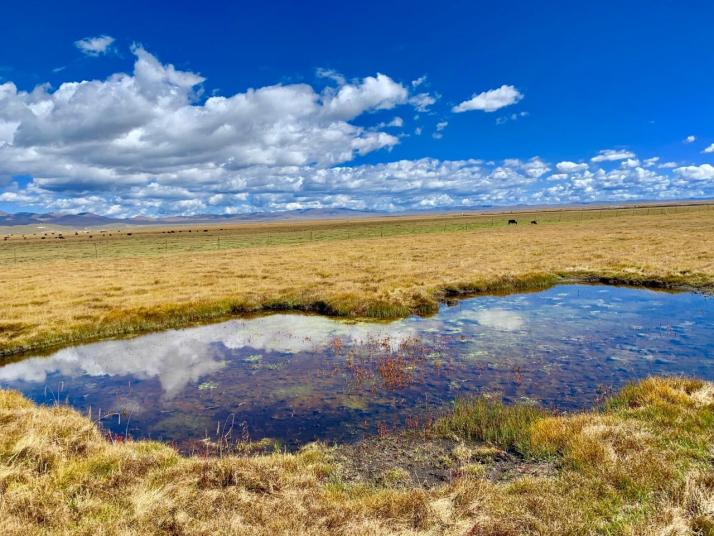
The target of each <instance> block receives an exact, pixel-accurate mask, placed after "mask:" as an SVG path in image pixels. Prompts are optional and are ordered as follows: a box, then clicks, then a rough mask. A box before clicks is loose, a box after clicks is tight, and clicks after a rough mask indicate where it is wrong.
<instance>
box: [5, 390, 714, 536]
mask: <svg viewBox="0 0 714 536" xmlns="http://www.w3.org/2000/svg"><path fill="white" fill-rule="evenodd" d="M485 409H486V408H485V407H484V406H483V404H481V405H480V406H477V407H476V409H474V410H473V411H472V412H471V417H470V418H474V419H476V420H479V419H480V418H481V417H479V415H482V412H483V411H484V410H485ZM514 411H517V410H514ZM468 413H469V412H468V411H465V410H464V409H463V408H462V411H461V412H460V414H459V417H458V419H457V422H458V426H456V427H455V428H454V429H453V431H452V432H451V433H453V434H456V436H457V438H458V437H459V430H460V429H461V427H462V425H463V424H464V419H466V418H469V417H468V416H467V414H468ZM497 413H498V415H500V416H501V417H503V418H504V423H507V422H513V417H512V416H511V415H509V410H507V409H504V408H500V409H499V410H498V411H497ZM499 418H500V417H494V416H493V415H490V416H489V420H490V421H493V422H491V424H492V425H493V426H495V427H498V426H499V422H498V420H499ZM528 421H529V424H528V426H527V428H526V429H524V430H522V431H521V432H520V436H521V438H522V439H523V441H525V442H527V443H528V450H529V451H530V456H533V457H536V458H540V459H547V460H550V462H551V463H552V464H554V465H555V467H556V468H557V470H556V471H555V472H554V473H551V474H548V475H544V476H521V477H515V478H512V479H510V480H508V481H504V482H501V481H499V482H494V481H489V480H488V479H486V478H484V477H483V474H484V471H483V470H481V469H479V468H480V467H481V464H482V463H483V462H481V461H479V460H478V459H470V456H471V454H470V453H476V452H479V451H485V450H489V449H484V448H478V445H475V444H473V443H471V442H470V440H468V439H463V438H461V439H460V440H461V441H462V446H460V447H459V456H458V457H459V459H460V460H461V463H463V466H461V467H457V468H455V471H454V477H453V479H452V481H451V482H449V483H447V484H444V485H441V486H439V487H435V488H427V489H423V488H419V487H415V486H413V485H412V486H404V485H403V483H402V484H401V485H399V486H397V485H393V484H391V483H390V481H389V480H386V481H385V482H384V483H383V484H382V485H367V484H364V483H358V482H355V481H350V480H348V479H345V478H343V472H342V467H341V465H340V462H339V461H338V458H336V457H334V456H333V450H332V449H330V448H327V447H325V446H321V445H309V446H307V447H305V448H303V449H302V450H301V451H299V452H297V453H295V454H284V453H283V454H270V455H260V456H251V457H239V456H226V457H223V458H199V457H182V456H180V455H179V454H177V453H176V452H175V451H174V450H172V449H171V448H169V447H167V446H164V445H161V444H159V443H152V442H145V441H141V442H129V443H111V442H109V441H107V440H105V439H104V438H103V437H102V436H101V434H100V432H99V430H98V429H97V428H96V427H95V425H94V424H93V423H92V422H90V421H89V420H88V419H86V418H85V417H82V416H81V415H79V414H78V413H76V412H74V411H73V410H71V409H69V408H67V407H62V406H56V407H37V406H34V405H33V404H32V403H30V402H28V401H27V400H26V399H24V398H23V397H22V396H21V395H19V394H17V393H14V392H8V391H0V427H1V430H2V433H0V534H3V535H6V536H15V535H17V536H20V535H22V536H27V535H49V534H66V535H75V534H77V535H80V534H81V535H93V534H112V535H113V534H122V535H123V534H126V535H153V534H180V535H203V534H226V535H228V534H231V535H232V534H241V535H243V534H246V535H256V536H257V535H294V534H306V535H333V534H344V535H347V534H350V535H352V534H355V535H356V534H359V535H380V534H405V535H406V534H409V535H417V534H430V535H437V534H444V535H450V534H454V535H456V534H458V535H463V534H469V535H474V536H475V535H492V536H511V535H520V534H526V535H528V534H534V535H535V534H539V535H595V534H603V535H641V536H647V535H652V536H654V535H669V536H679V535H682V536H684V535H685V534H712V530H714V471H713V470H712V448H714V385H712V384H709V383H705V382H701V381H697V380H685V379H669V380H666V379H649V380H646V381H644V382H642V383H640V384H638V385H634V386H631V387H628V388H626V389H625V390H624V391H623V392H622V393H621V394H620V395H618V397H617V398H615V399H614V400H612V401H611V402H610V403H609V404H608V405H607V407H606V409H605V411H604V412H602V413H597V412H592V413H582V414H575V415H570V416H555V417H554V416H545V415H541V416H535V417H534V418H533V419H531V418H529V419H528ZM506 425H507V426H510V425H508V424H506ZM467 428H470V429H474V427H473V426H470V427H469V426H467ZM440 433H450V432H449V421H448V419H447V421H445V423H444V424H443V425H442V426H440ZM491 450H494V449H491ZM485 463H488V462H485ZM393 472H395V474H396V472H397V471H396V469H395V471H393Z"/></svg>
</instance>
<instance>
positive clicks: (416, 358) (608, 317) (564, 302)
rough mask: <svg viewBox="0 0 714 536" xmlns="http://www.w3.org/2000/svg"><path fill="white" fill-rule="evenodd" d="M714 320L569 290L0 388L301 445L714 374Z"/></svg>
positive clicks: (6, 379)
mask: <svg viewBox="0 0 714 536" xmlns="http://www.w3.org/2000/svg"><path fill="white" fill-rule="evenodd" d="M713 328H714V300H713V299H711V298H708V297H706V296H702V295H699V294H692V293H681V294H668V293H660V292H653V291H649V290H640V289H628V288H621V287H605V286H588V285H561V286H556V287H553V288H551V289H549V290H546V291H543V292H538V293H529V294H514V295H509V296H499V297H493V296H489V297H477V298H472V299H467V300H463V301H461V302H459V303H458V304H456V305H454V306H444V307H442V308H441V310H440V311H439V313H438V314H437V315H435V316H433V317H431V318H419V317H412V318H407V319H404V320H400V321H396V322H392V323H389V324H371V323H361V322H360V323H349V322H344V321H339V320H334V319H330V318H326V317H320V316H307V315H298V314H279V315H272V316H266V317H261V318H256V319H250V320H233V321H230V322H225V323H222V324H216V325H211V326H204V327H197V328H190V329H185V330H174V331H167V332H162V333H156V334H151V335H146V336H143V337H139V338H136V339H131V340H117V341H108V342H102V343H96V344H89V345H84V346H78V347H75V348H68V349H65V350H61V351H58V352H57V353H55V354H53V355H51V356H49V357H35V358H28V359H25V360H23V361H20V362H16V363H11V364H7V365H5V366H2V367H0V387H3V388H13V389H18V390H20V391H22V392H23V393H24V394H25V395H27V396H28V397H30V398H32V399H33V400H35V401H37V402H40V403H47V404H52V403H57V402H61V403H68V404H70V405H72V406H73V407H75V408H77V409H79V410H80V411H82V412H85V413H87V414H91V415H92V418H94V419H100V420H101V423H102V424H103V426H104V427H105V428H106V429H108V430H110V431H112V432H113V433H116V434H121V435H127V434H128V435H129V436H131V437H134V438H153V439H160V440H163V441H169V442H173V443H175V444H176V445H178V446H180V447H182V448H185V449H189V450H190V449H191V448H193V447H192V445H195V444H196V443H195V442H197V441H199V440H200V439H202V438H205V437H209V438H215V437H216V436H217V435H222V434H223V433H225V432H226V431H228V430H230V431H231V438H232V439H236V438H242V439H248V438H251V439H257V438H262V437H271V438H275V439H278V440H280V441H282V442H284V443H285V444H287V445H289V446H296V445H299V444H301V443H304V442H307V441H311V440H315V439H323V440H328V441H349V440H352V439H356V438H359V437H361V436H363V435H364V434H366V433H373V432H374V431H375V430H376V429H377V428H385V427H386V428H392V427H396V426H404V425H405V424H406V425H407V426H418V425H419V423H420V422H424V421H425V420H427V419H428V418H430V416H433V415H435V414H437V413H438V412H439V411H443V409H444V407H445V406H448V404H449V403H450V402H451V401H452V400H454V399H455V398H457V397H461V396H468V395H475V394H479V393H495V394H498V395H499V396H502V397H503V398H504V399H505V400H506V401H516V400H522V399H526V400H535V401H537V402H539V403H541V404H543V405H546V406H552V407H554V408H558V409H562V410H573V409H577V408H583V407H590V406H592V405H593V404H594V403H597V402H598V401H599V400H601V399H602V397H603V396H605V395H607V394H608V393H609V392H610V391H611V390H614V389H617V388H618V387H620V386H621V385H622V384H623V383H626V382H629V381H632V380H634V379H638V378H642V377H645V376H649V375H653V374H684V375H689V376H696V377H701V378H706V379H713V380H714V359H713V357H714V335H713V333H714V330H713Z"/></svg>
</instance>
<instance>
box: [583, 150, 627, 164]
mask: <svg viewBox="0 0 714 536" xmlns="http://www.w3.org/2000/svg"><path fill="white" fill-rule="evenodd" d="M634 157H635V153H633V152H631V151H624V150H618V149H604V150H602V151H600V152H599V153H598V154H597V155H595V156H593V157H592V158H591V159H590V161H591V162H615V161H617V160H625V159H627V158H634Z"/></svg>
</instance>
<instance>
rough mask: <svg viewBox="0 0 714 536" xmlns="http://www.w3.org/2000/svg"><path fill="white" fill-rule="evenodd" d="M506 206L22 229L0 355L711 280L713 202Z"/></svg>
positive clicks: (4, 265)
mask: <svg viewBox="0 0 714 536" xmlns="http://www.w3.org/2000/svg"><path fill="white" fill-rule="evenodd" d="M650 212H651V213H650ZM648 213H649V214H648ZM507 217H508V216H505V215H502V216H495V217H494V216H488V215H486V216H466V217H441V218H436V217H430V218H403V219H398V218H393V219H389V220H387V219H384V220H364V221H356V222H313V223H300V224H262V225H257V224H251V225H243V226H235V227H231V228H225V229H223V230H220V229H218V228H215V227H213V228H207V229H208V230H207V232H206V233H204V232H203V229H202V228H201V229H194V230H193V231H194V232H193V233H190V234H189V233H188V232H187V229H186V228H182V229H179V230H180V231H182V232H181V233H178V232H177V233H170V232H168V231H167V230H162V231H144V232H136V231H134V232H133V235H132V236H127V235H126V232H124V233H122V234H121V235H117V234H116V231H114V232H113V233H112V235H113V236H112V237H109V236H108V234H105V235H103V236H104V238H102V240H101V241H98V237H97V236H95V237H94V238H93V239H89V238H88V237H87V236H82V235H78V236H74V234H73V233H65V234H66V235H67V237H68V238H67V239H65V240H64V241H60V240H56V239H55V241H54V242H51V243H49V242H48V241H47V240H44V241H42V240H40V239H39V238H37V237H35V238H33V239H27V240H22V239H21V237H18V236H15V237H12V238H11V239H9V240H8V241H3V242H2V243H0V247H1V248H2V250H1V251H0V264H1V266H0V270H1V273H2V285H1V286H0V303H1V304H2V315H1V316H0V355H2V354H3V353H5V354H8V353H12V352H19V351H23V350H25V351H26V350H28V349H38V348H43V347H48V346H52V345H67V344H72V343H76V342H80V341H87V340H91V339H96V338H102V337H111V336H121V335H130V334H135V333H140V332H146V331H151V330H157V329H163V328H168V327H180V326H186V325H190V324H192V323H197V322H206V321H212V320H217V319H222V318H226V317H228V316H230V315H235V314H243V313H246V312H251V311H263V310H275V309H296V310H309V311H318V312H322V313H327V314H334V315H352V316H364V317H373V318H380V317H381V318H385V317H395V316H401V315H406V314H409V313H411V312H420V313H427V312H431V311H434V310H435V308H436V306H437V303H438V301H439V300H441V299H443V298H444V297H445V296H446V295H448V294H458V293H467V292H477V291H493V290H499V289H500V290H513V289H519V288H528V287H538V286H546V285H549V284H552V283H553V282H556V281H558V280H560V279H561V278H591V279H600V278H604V279H606V280H611V281H619V282H623V283H628V284H650V285H662V286H679V285H689V286H692V287H696V288H701V289H711V288H712V287H714V248H712V246H711V244H712V240H713V239H714V210H713V209H712V207H711V206H694V207H682V208H679V209H676V208H664V209H659V210H658V211H657V213H655V210H654V209H640V210H637V211H633V210H609V211H571V212H562V213H558V212H552V213H541V214H520V215H518V216H516V217H518V219H519V220H520V223H521V224H520V225H517V226H506V225H505V221H506V219H507ZM530 219H538V221H539V224H538V225H527V222H528V221H529V220H530ZM524 223H526V225H524ZM197 234H198V235H200V236H197ZM91 240H95V241H98V247H97V249H96V250H95V248H94V245H95V243H96V242H91ZM219 241H220V247H221V249H220V250H218V249H217V247H218V244H219ZM95 255H96V257H95ZM15 259H18V260H17V261H16V260H15Z"/></svg>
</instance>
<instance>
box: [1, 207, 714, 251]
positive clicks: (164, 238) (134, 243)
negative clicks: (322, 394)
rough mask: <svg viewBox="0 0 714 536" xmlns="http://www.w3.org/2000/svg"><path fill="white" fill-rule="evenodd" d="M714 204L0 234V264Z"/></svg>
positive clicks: (557, 220)
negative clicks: (221, 226) (371, 219)
mask: <svg viewBox="0 0 714 536" xmlns="http://www.w3.org/2000/svg"><path fill="white" fill-rule="evenodd" d="M712 210H714V205H704V204H698V205H683V206H658V207H653V206H649V207H631V208H619V209H609V208H608V209H587V210H569V211H568V210H561V211H540V212H512V213H499V214H476V215H463V216H461V215H455V216H445V217H443V218H424V219H416V218H415V219H406V218H401V219H397V218H395V219H394V220H392V221H389V220H386V219H380V220H377V221H370V220H359V221H351V222H344V221H343V222H319V223H312V224H306V223H304V222H295V223H294V224H291V225H287V224H285V223H281V224H264V225H255V224H252V225H235V226H233V227H226V228H219V227H216V226H210V227H208V226H207V227H190V228H189V227H187V226H176V227H174V228H171V229H168V228H162V229H156V228H141V229H138V228H133V229H131V230H128V229H112V230H109V229H101V230H99V229H92V230H84V231H79V230H74V229H71V230H62V231H60V230H57V229H55V230H52V231H41V232H35V233H32V234H31V233H25V234H21V233H8V234H6V235H4V236H3V235H0V265H9V264H21V263H35V262H42V261H47V262H50V261H58V260H66V261H70V260H84V259H100V258H119V257H142V256H158V255H171V254H179V253H198V252H211V251H220V250H239V249H246V248H256V247H269V246H290V245H298V244H310V243H319V242H326V241H335V240H363V239H373V238H387V237H398V236H409V235H421V234H433V233H453V232H469V231H475V230H478V229H484V228H495V227H515V228H518V227H517V225H513V223H509V221H511V220H513V221H516V222H517V224H518V225H521V226H523V225H524V224H525V225H534V224H537V225H554V224H564V223H572V222H582V221H585V222H587V221H595V220H599V219H605V218H619V217H628V216H631V217H642V216H655V215H659V216H662V215H665V216H666V215H676V214H683V213H694V212H702V211H712Z"/></svg>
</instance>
